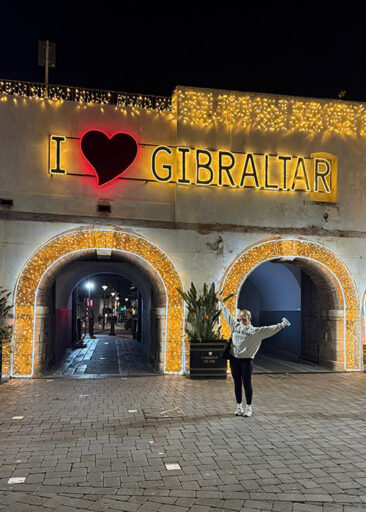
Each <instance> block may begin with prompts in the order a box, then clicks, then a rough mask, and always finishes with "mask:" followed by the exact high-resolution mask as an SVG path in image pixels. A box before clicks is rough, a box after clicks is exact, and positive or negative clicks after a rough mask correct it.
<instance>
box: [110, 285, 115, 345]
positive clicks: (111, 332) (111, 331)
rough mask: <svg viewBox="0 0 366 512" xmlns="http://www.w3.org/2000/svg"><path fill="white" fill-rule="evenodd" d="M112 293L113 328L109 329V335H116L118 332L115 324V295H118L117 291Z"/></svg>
mask: <svg viewBox="0 0 366 512" xmlns="http://www.w3.org/2000/svg"><path fill="white" fill-rule="evenodd" d="M111 295H112V316H111V330H110V331H109V336H115V335H116V333H115V331H114V324H115V323H116V322H115V316H114V310H115V302H114V300H115V299H114V296H115V295H116V292H111Z"/></svg>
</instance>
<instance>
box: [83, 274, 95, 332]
mask: <svg viewBox="0 0 366 512" xmlns="http://www.w3.org/2000/svg"><path fill="white" fill-rule="evenodd" d="M85 288H86V289H87V290H88V292H89V296H88V307H87V314H86V317H87V318H86V321H89V337H90V338H91V339H95V336H94V315H93V309H90V292H91V290H93V289H94V283H93V281H87V282H86V283H85ZM89 313H90V314H89ZM85 327H86V326H85Z"/></svg>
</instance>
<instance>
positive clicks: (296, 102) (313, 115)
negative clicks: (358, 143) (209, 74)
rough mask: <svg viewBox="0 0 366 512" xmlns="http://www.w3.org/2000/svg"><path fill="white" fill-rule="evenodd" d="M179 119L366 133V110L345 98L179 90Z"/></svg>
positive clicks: (281, 130) (270, 129)
mask: <svg viewBox="0 0 366 512" xmlns="http://www.w3.org/2000/svg"><path fill="white" fill-rule="evenodd" d="M172 112H173V113H175V114H176V115H177V120H178V121H181V122H183V123H186V124H187V123H188V124H191V125H194V126H200V127H208V126H212V125H213V124H216V125H225V126H231V127H239V128H254V129H255V130H258V131H261V132H267V131H268V132H276V133H288V132H303V133H308V134H320V133H324V134H336V135H350V136H353V137H356V136H359V135H361V136H365V135H366V111H365V108H364V107H363V106H362V105H360V104H353V103H349V102H344V101H327V100H324V101H323V100H319V101H314V100H311V99H309V100H307V99H282V98H274V97H272V96H271V97H270V96H268V97H267V96H265V95H258V94H257V95H255V94H250V95H249V94H248V93H243V94H240V93H237V92H235V93H227V94H222V93H221V94H219V95H218V96H217V97H216V96H215V95H214V94H213V93H210V92H204V91H198V92H197V91H192V90H186V89H177V90H176V91H175V93H174V95H173V99H172Z"/></svg>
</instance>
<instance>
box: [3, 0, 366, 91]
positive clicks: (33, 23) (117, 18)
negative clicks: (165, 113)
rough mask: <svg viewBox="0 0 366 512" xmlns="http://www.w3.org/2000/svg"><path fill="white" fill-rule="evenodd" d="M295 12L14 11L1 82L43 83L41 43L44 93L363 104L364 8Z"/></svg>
mask: <svg viewBox="0 0 366 512" xmlns="http://www.w3.org/2000/svg"><path fill="white" fill-rule="evenodd" d="M15 4H17V5H18V6H17V7H16V6H15ZM19 4H20V5H21V6H19ZM293 4H294V6H293V7H290V8H289V7H286V6H288V5H289V3H287V2H286V3H285V2H276V3H275V2H273V4H272V5H270V6H268V5H267V3H266V2H250V3H246V2H221V3H220V4H219V5H220V7H214V4H213V3H212V2H199V1H197V2H191V1H187V2H169V3H166V2H144V1H139V2H136V1H123V0H122V1H119V2H100V3H99V4H97V7H93V6H92V4H91V3H88V2H65V3H62V2H54V3H51V2H50V1H47V2H29V3H27V4H26V3H25V2H12V5H2V8H1V21H2V23H1V25H2V27H1V34H0V41H1V52H0V78H5V79H19V80H28V81H43V80H44V68H41V67H39V66H38V64H37V52H38V49H37V47H38V46H37V45H38V40H45V39H49V40H51V41H54V42H55V43H56V45H57V53H56V69H54V70H50V83H56V84H64V85H77V86H82V87H90V88H100V89H110V90H116V91H125V92H139V93H145V94H156V95H163V96H169V95H170V94H171V93H172V91H173V89H174V88H175V86H176V85H188V86H197V87H211V88H218V89H229V90H239V91H249V92H268V93H278V94H286V95H287V94H289V95H298V96H312V97H321V98H337V95H338V93H339V92H340V91H341V90H346V91H347V94H346V96H345V99H348V100H360V101H366V71H365V65H366V44H365V33H366V17H365V11H364V9H363V8H362V7H361V5H362V3H361V2H353V3H352V2H345V3H344V4H342V5H340V6H339V7H337V6H336V4H335V3H334V2H333V3H332V4H330V5H331V6H332V7H324V5H325V3H324V2H321V0H319V1H318V2H296V3H295V2H293ZM237 6H241V7H240V9H238V7H237ZM175 9H176V10H175Z"/></svg>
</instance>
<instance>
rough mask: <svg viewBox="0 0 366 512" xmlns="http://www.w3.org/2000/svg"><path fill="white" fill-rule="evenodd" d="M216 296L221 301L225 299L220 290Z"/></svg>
mask: <svg viewBox="0 0 366 512" xmlns="http://www.w3.org/2000/svg"><path fill="white" fill-rule="evenodd" d="M216 298H217V300H219V301H220V302H223V300H224V297H223V296H222V295H221V293H220V292H217V293H216Z"/></svg>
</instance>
